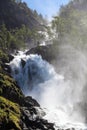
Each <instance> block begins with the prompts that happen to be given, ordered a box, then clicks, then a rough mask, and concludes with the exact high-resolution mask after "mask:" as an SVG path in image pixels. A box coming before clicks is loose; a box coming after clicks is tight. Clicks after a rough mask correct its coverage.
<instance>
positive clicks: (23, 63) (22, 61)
mask: <svg viewBox="0 0 87 130" xmlns="http://www.w3.org/2000/svg"><path fill="white" fill-rule="evenodd" d="M21 64H22V68H24V66H25V64H26V61H24V60H23V59H21Z"/></svg>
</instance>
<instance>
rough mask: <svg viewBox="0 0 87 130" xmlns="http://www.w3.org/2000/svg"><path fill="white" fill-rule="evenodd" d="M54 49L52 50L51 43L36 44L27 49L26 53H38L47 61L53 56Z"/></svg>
mask: <svg viewBox="0 0 87 130" xmlns="http://www.w3.org/2000/svg"><path fill="white" fill-rule="evenodd" d="M54 52H55V51H54V50H53V46H52V45H47V46H36V47H34V48H32V49H30V50H29V51H27V52H26V55H29V54H38V55H41V56H42V58H43V59H44V60H46V61H48V62H51V61H52V60H53V59H54V58H55V57H56V55H55V53H54Z"/></svg>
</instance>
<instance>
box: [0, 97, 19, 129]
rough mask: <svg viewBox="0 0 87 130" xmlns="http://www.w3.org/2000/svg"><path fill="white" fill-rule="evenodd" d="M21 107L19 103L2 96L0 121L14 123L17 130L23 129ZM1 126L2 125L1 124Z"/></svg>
mask: <svg viewBox="0 0 87 130" xmlns="http://www.w3.org/2000/svg"><path fill="white" fill-rule="evenodd" d="M20 115H21V112H20V107H19V105H18V104H16V103H13V102H11V101H9V100H7V99H5V98H3V97H1V96H0V123H1V124H3V123H5V125H8V124H9V122H11V123H12V124H14V126H15V128H16V129H17V130H21V127H20ZM0 127H1V126H0Z"/></svg>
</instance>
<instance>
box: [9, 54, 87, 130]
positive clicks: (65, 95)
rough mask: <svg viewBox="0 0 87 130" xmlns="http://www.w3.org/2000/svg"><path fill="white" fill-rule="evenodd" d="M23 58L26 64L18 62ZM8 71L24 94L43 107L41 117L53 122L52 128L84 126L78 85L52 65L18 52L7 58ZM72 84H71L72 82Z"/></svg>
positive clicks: (81, 89)
mask: <svg viewBox="0 0 87 130" xmlns="http://www.w3.org/2000/svg"><path fill="white" fill-rule="evenodd" d="M21 59H23V60H24V61H25V62H26V64H25V66H24V67H23V66H22V64H21ZM10 65H11V68H12V75H13V77H14V78H15V79H16V81H17V82H18V84H19V85H20V86H21V88H22V91H23V92H24V93H25V95H31V96H32V97H34V98H35V99H36V100H37V101H38V102H39V103H40V104H41V106H42V107H43V108H44V111H46V115H45V116H44V117H43V118H45V119H47V120H49V121H50V122H53V123H55V129H58V128H59V129H67V128H75V130H83V129H85V130H86V129H87V128H86V125H85V112H84V111H83V104H82V103H83V101H82V98H81V97H82V91H83V84H84V83H83V84H82V83H81V82H80V81H79V83H77V84H79V85H80V84H81V86H82V87H80V88H79V86H78V85H77V84H76V83H75V84H74V83H73V82H72V81H71V80H70V79H66V78H65V77H64V76H62V75H58V74H57V73H56V72H55V70H54V68H53V66H52V65H50V64H49V63H47V62H46V61H44V60H42V58H41V56H38V55H29V56H26V55H25V54H24V53H22V52H20V53H19V54H18V55H17V56H15V58H14V60H13V61H11V62H10ZM74 85H75V86H74Z"/></svg>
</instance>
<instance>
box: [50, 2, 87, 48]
mask: <svg viewBox="0 0 87 130" xmlns="http://www.w3.org/2000/svg"><path fill="white" fill-rule="evenodd" d="M86 11H87V1H86V0H84V1H81V0H73V1H70V2H69V4H68V5H66V6H61V8H60V13H59V15H58V16H56V17H54V19H53V21H52V27H53V28H54V29H55V30H56V33H57V34H58V35H57V37H58V38H57V39H58V40H59V41H60V42H59V43H62V42H63V43H64V41H65V43H69V44H72V45H75V46H82V47H83V46H85V45H86V42H87V14H86Z"/></svg>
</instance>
